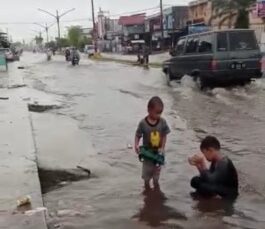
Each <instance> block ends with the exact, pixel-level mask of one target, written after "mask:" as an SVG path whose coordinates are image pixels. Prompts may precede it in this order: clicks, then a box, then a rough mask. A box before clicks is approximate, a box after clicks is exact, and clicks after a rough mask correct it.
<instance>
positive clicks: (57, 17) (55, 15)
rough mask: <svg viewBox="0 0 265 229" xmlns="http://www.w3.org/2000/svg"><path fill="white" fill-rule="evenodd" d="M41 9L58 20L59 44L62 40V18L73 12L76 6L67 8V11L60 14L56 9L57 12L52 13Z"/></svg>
mask: <svg viewBox="0 0 265 229" xmlns="http://www.w3.org/2000/svg"><path fill="white" fill-rule="evenodd" d="M38 10H39V11H41V12H43V13H46V14H48V15H50V16H52V17H54V18H55V19H56V22H57V27H58V44H59V43H60V40H61V28H60V19H61V18H62V17H63V16H65V15H66V14H68V13H70V12H72V11H74V10H75V8H73V9H70V10H67V11H65V12H64V13H62V14H61V15H59V11H58V10H56V14H52V13H50V12H48V11H46V10H43V9H38Z"/></svg>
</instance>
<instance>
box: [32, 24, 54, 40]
mask: <svg viewBox="0 0 265 229" xmlns="http://www.w3.org/2000/svg"><path fill="white" fill-rule="evenodd" d="M54 24H55V23H53V24H51V25H49V26H48V24H47V23H46V24H45V25H42V24H39V23H34V25H38V26H40V27H42V28H44V29H45V32H46V42H47V43H48V42H49V29H50V28H51V27H52V26H54Z"/></svg>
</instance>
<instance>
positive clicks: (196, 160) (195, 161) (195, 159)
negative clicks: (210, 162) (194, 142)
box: [188, 154, 204, 166]
mask: <svg viewBox="0 0 265 229" xmlns="http://www.w3.org/2000/svg"><path fill="white" fill-rule="evenodd" d="M188 161H189V163H190V165H192V166H197V165H199V164H202V163H204V157H203V156H202V155H201V154H195V155H194V156H192V157H190V158H189V159H188Z"/></svg>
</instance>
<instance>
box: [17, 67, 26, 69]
mask: <svg viewBox="0 0 265 229" xmlns="http://www.w3.org/2000/svg"><path fill="white" fill-rule="evenodd" d="M17 68H18V69H25V67H24V66H18V67H17Z"/></svg>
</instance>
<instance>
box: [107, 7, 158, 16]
mask: <svg viewBox="0 0 265 229" xmlns="http://www.w3.org/2000/svg"><path fill="white" fill-rule="evenodd" d="M155 9H159V6H156V7H152V8H147V9H142V10H136V11H130V12H124V13H119V14H111V15H109V16H110V17H117V16H122V15H124V14H137V13H144V11H150V10H155Z"/></svg>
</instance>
